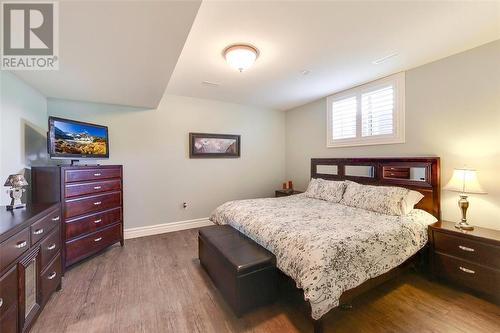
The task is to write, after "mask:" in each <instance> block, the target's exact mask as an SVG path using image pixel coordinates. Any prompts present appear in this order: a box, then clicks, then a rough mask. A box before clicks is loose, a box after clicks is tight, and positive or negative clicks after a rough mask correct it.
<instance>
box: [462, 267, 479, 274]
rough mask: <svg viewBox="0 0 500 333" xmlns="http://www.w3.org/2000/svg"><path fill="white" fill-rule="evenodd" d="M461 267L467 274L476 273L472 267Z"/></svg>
mask: <svg viewBox="0 0 500 333" xmlns="http://www.w3.org/2000/svg"><path fill="white" fill-rule="evenodd" d="M459 268H460V270H461V271H462V272H465V273H467V274H476V272H474V271H473V270H472V269H468V268H465V267H462V266H460V267H459Z"/></svg>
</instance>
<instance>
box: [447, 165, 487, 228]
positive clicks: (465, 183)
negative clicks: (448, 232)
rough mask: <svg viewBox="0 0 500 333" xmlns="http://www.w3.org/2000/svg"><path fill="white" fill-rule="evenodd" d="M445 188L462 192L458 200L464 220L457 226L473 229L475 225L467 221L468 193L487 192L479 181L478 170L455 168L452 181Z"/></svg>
mask: <svg viewBox="0 0 500 333" xmlns="http://www.w3.org/2000/svg"><path fill="white" fill-rule="evenodd" d="M444 189H445V190H448V191H454V192H459V193H460V199H459V200H458V207H460V210H461V211H462V220H461V221H460V222H457V223H456V224H455V227H456V228H458V229H463V230H473V229H474V226H472V225H470V224H469V223H467V208H469V201H468V200H467V194H469V193H474V194H486V191H484V190H483V188H482V187H481V185H480V184H479V181H478V180H477V175H476V170H472V169H455V170H453V176H452V177H451V179H450V181H449V182H448V184H446V186H445V187H444Z"/></svg>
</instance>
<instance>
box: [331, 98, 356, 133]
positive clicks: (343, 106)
mask: <svg viewBox="0 0 500 333" xmlns="http://www.w3.org/2000/svg"><path fill="white" fill-rule="evenodd" d="M357 109H358V107H357V101H356V96H353V97H350V98H344V99H341V100H338V101H335V102H333V103H332V119H331V122H332V123H331V126H332V137H333V139H334V140H338V139H348V138H355V137H356V115H357Z"/></svg>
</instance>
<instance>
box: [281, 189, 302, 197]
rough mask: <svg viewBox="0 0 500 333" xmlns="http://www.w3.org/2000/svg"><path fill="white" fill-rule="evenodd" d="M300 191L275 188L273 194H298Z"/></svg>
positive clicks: (285, 195) (282, 195)
mask: <svg viewBox="0 0 500 333" xmlns="http://www.w3.org/2000/svg"><path fill="white" fill-rule="evenodd" d="M299 193H302V192H301V191H287V190H276V191H274V196H275V197H276V198H278V197H287V196H289V195H294V194H299Z"/></svg>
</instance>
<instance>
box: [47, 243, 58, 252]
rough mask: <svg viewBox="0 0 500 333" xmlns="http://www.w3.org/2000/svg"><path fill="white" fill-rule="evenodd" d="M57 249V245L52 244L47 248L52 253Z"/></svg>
mask: <svg viewBox="0 0 500 333" xmlns="http://www.w3.org/2000/svg"><path fill="white" fill-rule="evenodd" d="M55 248H56V243H52V244H50V245H49V246H47V250H50V251H52V250H53V249H55Z"/></svg>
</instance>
